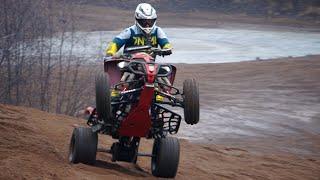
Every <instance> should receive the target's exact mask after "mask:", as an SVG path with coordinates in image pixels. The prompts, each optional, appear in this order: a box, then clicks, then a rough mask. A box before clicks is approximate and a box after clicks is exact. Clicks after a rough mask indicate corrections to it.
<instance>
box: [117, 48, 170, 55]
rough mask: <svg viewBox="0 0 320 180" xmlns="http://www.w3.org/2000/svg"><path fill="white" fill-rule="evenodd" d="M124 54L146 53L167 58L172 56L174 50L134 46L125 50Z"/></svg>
mask: <svg viewBox="0 0 320 180" xmlns="http://www.w3.org/2000/svg"><path fill="white" fill-rule="evenodd" d="M123 52H124V53H128V54H131V53H134V52H146V53H148V54H150V55H152V56H167V55H170V54H172V49H160V48H155V47H152V46H133V47H128V48H125V49H124V51H123Z"/></svg>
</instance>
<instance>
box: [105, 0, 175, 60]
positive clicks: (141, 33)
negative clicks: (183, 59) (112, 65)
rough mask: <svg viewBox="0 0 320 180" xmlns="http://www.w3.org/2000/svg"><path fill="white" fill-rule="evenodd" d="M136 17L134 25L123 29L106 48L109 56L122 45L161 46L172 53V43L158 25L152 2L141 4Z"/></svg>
mask: <svg viewBox="0 0 320 180" xmlns="http://www.w3.org/2000/svg"><path fill="white" fill-rule="evenodd" d="M135 19H136V22H135V24H134V25H133V26H131V27H129V28H127V29H125V30H124V31H122V32H121V33H120V34H119V35H117V36H116V37H115V38H114V39H113V40H112V42H110V43H109V45H108V47H107V49H106V55H107V56H114V55H115V54H116V53H117V51H118V50H119V49H120V48H121V47H122V46H125V48H127V47H130V46H144V45H150V46H153V47H158V46H160V47H161V48H162V49H167V50H168V52H169V54H171V44H170V43H169V40H168V38H167V36H166V34H165V33H164V32H163V30H162V29H161V28H160V27H158V26H156V21H157V14H156V10H155V9H154V8H153V7H152V6H151V5H150V4H147V3H141V4H139V5H138V6H137V8H136V11H135Z"/></svg>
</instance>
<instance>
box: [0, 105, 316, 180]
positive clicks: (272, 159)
mask: <svg viewBox="0 0 320 180" xmlns="http://www.w3.org/2000/svg"><path fill="white" fill-rule="evenodd" d="M0 112H1V114H0V169H1V172H0V179H114V178H128V179H132V178H147V179H150V178H152V175H151V174H150V167H149V165H150V161H149V159H148V158H140V159H139V160H138V165H137V166H134V165H131V164H127V163H112V162H111V160H110V155H106V154H101V153H99V154H98V161H97V163H96V165H95V166H88V165H84V164H77V165H70V164H68V162H67V152H68V141H69V137H70V135H71V132H72V128H73V127H72V125H73V124H74V123H79V122H82V120H80V119H75V118H72V117H68V116H62V115H54V114H48V113H45V112H42V111H39V110H35V109H29V108H23V107H14V106H6V105H0ZM82 124H83V123H82ZM100 142H102V144H100V145H99V146H100V147H105V146H106V145H109V144H110V142H111V141H110V139H108V138H106V137H103V138H101V137H100ZM181 145H182V148H181V160H180V166H179V170H178V175H177V179H185V178H189V179H210V178H211V179H212V178H214V179H239V178H240V179H252V178H253V179H280V178H284V179H288V178H293V179H319V177H320V159H319V158H311V157H304V158H299V157H296V156H293V155H285V156H284V155H257V154H253V153H250V152H248V151H246V150H244V149H238V148H232V147H221V146H216V145H196V144H191V143H189V142H187V141H186V140H182V141H181ZM150 149H151V142H149V141H143V143H142V148H141V150H143V151H148V150H150Z"/></svg>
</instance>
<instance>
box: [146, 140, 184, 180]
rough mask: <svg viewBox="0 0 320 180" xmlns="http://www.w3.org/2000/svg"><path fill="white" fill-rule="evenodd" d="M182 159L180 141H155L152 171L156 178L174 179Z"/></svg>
mask: <svg viewBox="0 0 320 180" xmlns="http://www.w3.org/2000/svg"><path fill="white" fill-rule="evenodd" d="M179 157H180V144H179V140H178V139H177V138H175V137H166V138H161V139H155V140H154V142H153V149H152V158H151V171H152V174H153V175H154V176H156V177H163V178H174V177H175V176H176V174H177V170H178V165H179Z"/></svg>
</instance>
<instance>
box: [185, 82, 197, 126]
mask: <svg viewBox="0 0 320 180" xmlns="http://www.w3.org/2000/svg"><path fill="white" fill-rule="evenodd" d="M183 94H184V120H185V121H186V123H187V124H191V125H193V124H197V123H198V122H199V86H198V83H197V82H196V80H195V79H187V80H185V81H184V82H183Z"/></svg>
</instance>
